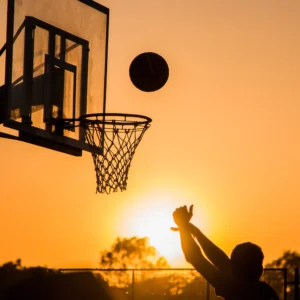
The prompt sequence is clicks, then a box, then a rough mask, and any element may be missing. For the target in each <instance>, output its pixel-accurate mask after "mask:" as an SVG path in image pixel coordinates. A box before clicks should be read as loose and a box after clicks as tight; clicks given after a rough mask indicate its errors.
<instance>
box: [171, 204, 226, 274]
mask: <svg viewBox="0 0 300 300" xmlns="http://www.w3.org/2000/svg"><path fill="white" fill-rule="evenodd" d="M184 208H186V206H184ZM192 216H193V205H191V206H190V208H189V211H187V208H186V212H185V220H186V221H187V222H189V221H190V220H191V218H192ZM171 229H172V230H173V231H177V230H179V229H178V228H174V227H172V228H171ZM186 230H188V231H190V232H191V234H192V235H193V236H194V237H195V238H196V240H197V241H198V243H199V244H200V246H201V247H202V249H203V251H204V253H205V255H206V256H207V258H208V259H209V260H210V261H211V262H212V263H213V265H214V266H215V267H216V268H217V269H219V270H220V271H222V272H226V273H229V272H230V271H231V263H230V259H229V257H228V256H227V255H226V254H225V253H224V252H223V251H222V250H221V249H220V248H219V247H217V246H216V245H215V244H214V243H213V242H212V241H211V240H209V239H208V238H207V237H206V236H205V235H204V234H203V233H202V232H201V231H200V229H198V228H197V227H196V226H195V225H193V224H191V223H189V226H188V227H186Z"/></svg>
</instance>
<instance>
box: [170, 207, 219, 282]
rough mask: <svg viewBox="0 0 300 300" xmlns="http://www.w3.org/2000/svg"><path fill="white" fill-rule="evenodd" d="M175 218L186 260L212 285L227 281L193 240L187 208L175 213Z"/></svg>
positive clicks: (181, 208) (177, 210) (179, 209)
mask: <svg viewBox="0 0 300 300" xmlns="http://www.w3.org/2000/svg"><path fill="white" fill-rule="evenodd" d="M173 218H174V221H175V223H176V224H177V226H178V228H179V232H180V241H181V248H182V251H183V253H184V256H185V259H186V260H187V262H189V263H190V264H191V265H192V266H193V267H194V268H195V269H196V270H197V271H198V272H199V273H200V274H201V275H202V276H203V277H204V278H205V279H206V280H207V281H208V282H209V283H210V284H211V285H213V286H214V287H216V286H217V285H219V284H220V282H222V281H224V280H225V276H224V274H223V272H221V271H220V270H218V269H217V268H215V267H214V266H213V265H212V264H211V263H210V262H209V261H208V260H207V259H206V258H205V257H204V255H203V254H202V251H201V248H200V247H199V245H198V244H197V243H196V241H195V240H194V239H193V237H192V235H191V233H190V229H189V223H188V221H187V220H188V214H187V209H186V207H180V208H178V209H176V210H175V211H174V213H173Z"/></svg>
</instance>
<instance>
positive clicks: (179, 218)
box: [171, 205, 194, 231]
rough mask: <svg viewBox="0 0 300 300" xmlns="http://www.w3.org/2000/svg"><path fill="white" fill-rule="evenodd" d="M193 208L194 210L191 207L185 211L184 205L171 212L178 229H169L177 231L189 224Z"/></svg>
mask: <svg viewBox="0 0 300 300" xmlns="http://www.w3.org/2000/svg"><path fill="white" fill-rule="evenodd" d="M193 208H194V205H191V206H190V208H189V210H188V209H187V206H186V205H185V206H181V207H179V208H177V209H176V210H175V211H174V212H173V219H174V222H175V223H176V225H177V226H178V227H171V230H173V231H179V228H180V227H184V226H186V225H187V224H188V223H189V222H190V220H191V218H192V216H193Z"/></svg>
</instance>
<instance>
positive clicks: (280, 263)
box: [264, 250, 300, 299]
mask: <svg viewBox="0 0 300 300" xmlns="http://www.w3.org/2000/svg"><path fill="white" fill-rule="evenodd" d="M265 268H275V269H277V268H280V269H281V268H283V269H286V272H287V281H288V282H293V281H294V276H295V268H300V254H299V253H298V252H296V251H291V250H287V251H284V252H283V254H282V256H280V257H279V258H277V259H275V260H274V261H272V262H271V263H268V264H266V265H265ZM264 280H265V281H266V282H267V283H269V284H270V285H271V286H272V287H273V288H274V289H275V290H276V292H277V293H278V295H279V297H280V298H282V299H283V292H284V291H283V287H284V274H283V271H274V270H272V271H270V272H268V271H265V273H264ZM294 292H295V290H294V285H291V286H288V287H287V294H288V296H289V295H293V294H294Z"/></svg>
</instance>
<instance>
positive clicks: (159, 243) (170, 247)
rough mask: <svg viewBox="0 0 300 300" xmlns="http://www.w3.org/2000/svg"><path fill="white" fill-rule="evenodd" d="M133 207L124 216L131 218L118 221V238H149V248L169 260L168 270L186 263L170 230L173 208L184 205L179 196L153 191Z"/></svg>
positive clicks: (176, 234)
mask: <svg viewBox="0 0 300 300" xmlns="http://www.w3.org/2000/svg"><path fill="white" fill-rule="evenodd" d="M135 203H136V204H135V205H134V207H132V208H130V212H129V211H127V213H126V218H127V217H128V213H130V216H131V218H127V219H126V220H124V219H123V218H124V217H122V218H121V219H122V220H121V222H120V229H119V231H120V235H121V236H139V237H148V238H149V241H150V244H151V245H152V246H154V247H155V248H156V249H157V250H158V252H159V254H160V255H162V256H164V257H165V258H166V259H167V260H168V262H169V264H170V265H171V266H182V265H183V264H184V262H185V260H184V257H183V254H182V250H181V245H180V239H179V234H178V233H177V232H173V231H171V230H170V227H174V226H175V224H174V221H173V217H172V213H173V211H174V209H175V208H176V207H178V206H181V205H183V204H182V198H181V197H179V195H178V194H177V195H174V194H171V193H169V192H165V191H156V192H153V193H151V194H149V195H148V196H146V197H143V201H135ZM197 215H198V212H197ZM197 219H198V218H197ZM202 220H203V219H202ZM195 221H196V220H195ZM125 223H126V226H125ZM205 227H206V226H205Z"/></svg>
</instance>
